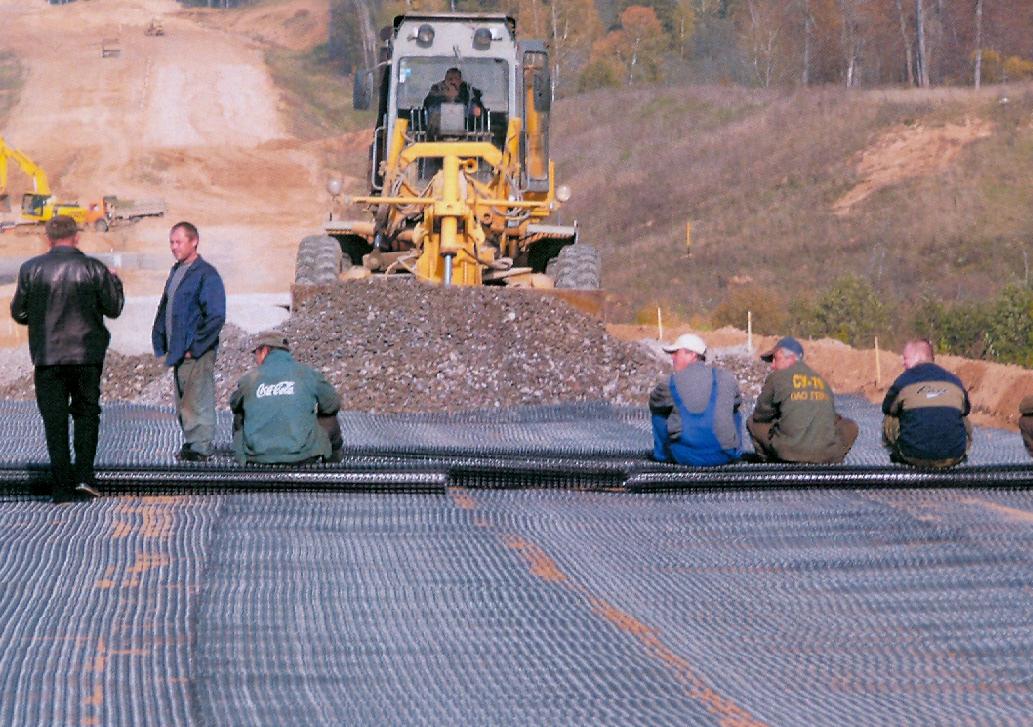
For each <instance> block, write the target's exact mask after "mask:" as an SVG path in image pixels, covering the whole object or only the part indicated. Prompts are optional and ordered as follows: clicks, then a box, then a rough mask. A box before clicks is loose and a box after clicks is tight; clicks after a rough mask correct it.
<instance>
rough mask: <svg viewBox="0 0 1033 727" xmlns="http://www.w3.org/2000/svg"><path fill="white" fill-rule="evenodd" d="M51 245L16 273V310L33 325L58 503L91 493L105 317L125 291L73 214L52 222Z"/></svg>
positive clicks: (118, 308)
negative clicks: (84, 241)
mask: <svg viewBox="0 0 1033 727" xmlns="http://www.w3.org/2000/svg"><path fill="white" fill-rule="evenodd" d="M45 230H46V238H47V242H48V243H49V245H50V250H49V251H48V252H46V253H44V254H42V255H38V256H37V257H34V258H32V259H31V260H28V261H26V262H25V263H24V264H23V265H22V266H21V270H20V271H19V272H18V286H17V289H16V290H15V292H14V297H13V298H12V299H11V317H12V318H14V320H15V321H17V322H18V323H21V324H23V325H25V324H27V325H28V326H29V354H30V355H31V357H32V363H33V366H34V367H35V373H34V381H35V385H36V405H37V406H38V407H39V413H40V416H42V417H43V430H44V432H45V434H46V439H47V453H48V454H49V456H50V468H51V472H52V475H53V480H54V484H53V492H52V495H53V499H54V502H66V501H69V500H75V499H89V498H92V497H96V496H97V495H98V494H99V493H98V492H97V490H96V489H95V487H94V485H95V481H94V473H93V460H94V458H95V457H96V455H97V440H98V437H99V432H100V377H101V369H102V368H103V366H104V355H105V353H106V352H107V348H108V342H109V341H110V339H111V335H110V334H109V333H108V329H107V327H106V326H105V325H104V317H105V316H107V317H108V318H118V316H119V315H120V314H121V313H122V305H123V304H124V302H125V297H124V296H123V293H122V281H121V280H119V279H118V275H117V274H116V273H115V271H113V270H109V269H108V268H107V267H105V265H104V263H102V262H100V261H99V260H97V259H96V258H92V257H89V256H87V255H84V254H83V253H82V251H80V250H79V249H78V247H77V245H78V244H79V231H78V229H76V225H75V220H73V219H72V218H71V217H66V216H65V215H58V216H56V217H53V218H51V219H50V220H48V221H47V224H46V227H45ZM69 414H71V416H72V420H73V422H74V424H75V429H74V434H73V441H74V445H75V464H74V465H73V464H72V457H71V452H70V451H69V447H68V415H69Z"/></svg>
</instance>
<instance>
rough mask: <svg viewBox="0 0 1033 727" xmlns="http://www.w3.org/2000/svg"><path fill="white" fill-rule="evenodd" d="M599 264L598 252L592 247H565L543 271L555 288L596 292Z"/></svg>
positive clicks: (580, 245)
mask: <svg viewBox="0 0 1033 727" xmlns="http://www.w3.org/2000/svg"><path fill="white" fill-rule="evenodd" d="M600 267H601V264H600V259H599V251H598V250H596V249H595V247H593V246H592V245H584V244H581V243H576V244H574V245H567V246H566V247H564V248H563V249H562V250H560V252H559V254H558V255H557V256H556V257H554V258H553V259H552V260H550V261H549V265H548V267H546V269H545V271H546V273H547V274H548V275H551V276H552V279H553V282H554V285H555V286H556V287H557V288H567V289H577V290H598V289H599V284H600V274H599V270H600Z"/></svg>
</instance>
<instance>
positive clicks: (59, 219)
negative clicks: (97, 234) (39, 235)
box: [44, 215, 79, 240]
mask: <svg viewBox="0 0 1033 727" xmlns="http://www.w3.org/2000/svg"><path fill="white" fill-rule="evenodd" d="M44 229H45V230H46V233H47V239H48V240H67V239H68V238H69V237H75V233H77V232H78V231H79V228H78V226H77V225H76V224H75V220H73V219H72V218H71V217H69V216H68V215H55V216H54V217H51V218H50V219H49V220H47V224H46V227H45V228H44Z"/></svg>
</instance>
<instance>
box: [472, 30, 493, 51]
mask: <svg viewBox="0 0 1033 727" xmlns="http://www.w3.org/2000/svg"><path fill="white" fill-rule="evenodd" d="M491 41H492V37H491V29H490V28H478V29H477V30H475V31H474V33H473V47H474V48H475V49H476V50H488V48H490V47H491Z"/></svg>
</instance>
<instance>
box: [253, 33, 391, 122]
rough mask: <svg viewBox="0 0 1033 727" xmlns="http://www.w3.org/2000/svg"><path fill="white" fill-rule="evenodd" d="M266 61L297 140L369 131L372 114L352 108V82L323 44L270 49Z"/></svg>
mask: <svg viewBox="0 0 1033 727" xmlns="http://www.w3.org/2000/svg"><path fill="white" fill-rule="evenodd" d="M265 61H266V65H267V66H268V67H269V72H270V74H271V76H272V78H273V82H274V83H275V84H276V85H277V86H278V87H279V88H280V90H281V93H282V94H283V100H284V103H286V104H287V106H288V107H289V108H290V109H291V111H290V113H289V114H288V115H287V118H288V119H289V120H290V124H291V130H292V132H293V133H294V134H296V135H297V136H298V137H300V138H302V139H318V138H322V137H326V136H333V135H336V134H340V133H343V132H347V131H358V130H360V129H366V128H369V125H370V123H371V122H372V119H373V116H372V114H371V113H367V112H359V111H355V110H353V109H352V87H351V81H350V80H349V79H347V78H346V77H345V76H344V75H343V74H342V73H341V72H340V68H339V64H337V63H335V62H334V61H332V60H331V58H330V56H329V53H328V49H327V46H326V45H325V44H324V45H319V46H316V47H315V48H312V49H311V50H308V51H302V52H294V51H289V50H284V49H271V50H268V51H266V54H265Z"/></svg>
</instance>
